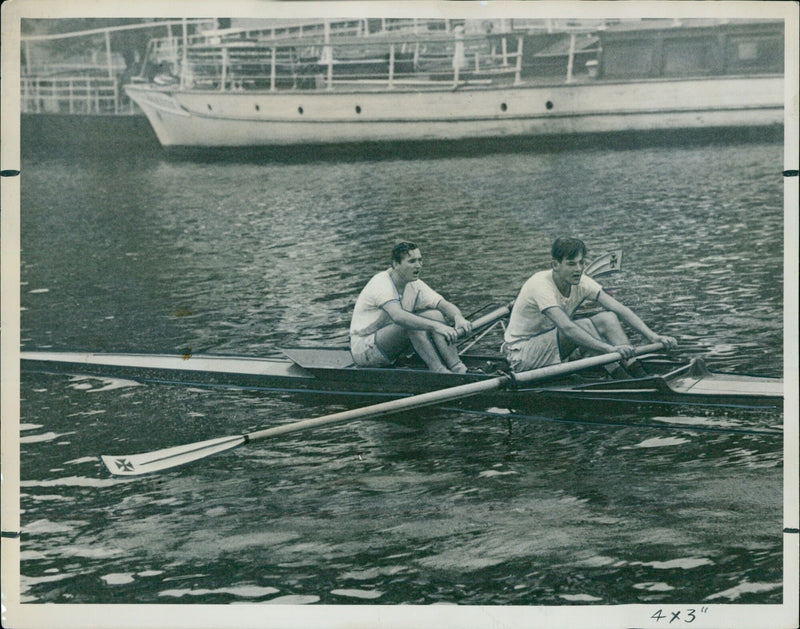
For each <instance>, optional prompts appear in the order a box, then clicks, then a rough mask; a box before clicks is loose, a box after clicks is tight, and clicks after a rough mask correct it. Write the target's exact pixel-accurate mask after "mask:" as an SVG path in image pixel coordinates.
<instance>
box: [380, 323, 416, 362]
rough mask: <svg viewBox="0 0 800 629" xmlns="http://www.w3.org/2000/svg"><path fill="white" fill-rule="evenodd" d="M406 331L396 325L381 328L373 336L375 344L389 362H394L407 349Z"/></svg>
mask: <svg viewBox="0 0 800 629" xmlns="http://www.w3.org/2000/svg"><path fill="white" fill-rule="evenodd" d="M408 341H409V335H408V330H406V329H405V328H402V327H400V326H399V325H397V324H396V323H390V324H389V325H387V326H384V327H382V328H381V329H380V330H378V332H377V333H376V334H375V343H376V344H377V346H378V348H379V349H380V350H381V351H382V352H383V353H384V354H385V355H386V357H387V358H388V359H389V360H390V361H394V360H395V359H396V358H397V357H398V356H400V354H401V353H403V351H404V350H405V349H406V348H407V347H408Z"/></svg>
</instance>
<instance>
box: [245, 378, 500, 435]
mask: <svg viewBox="0 0 800 629" xmlns="http://www.w3.org/2000/svg"><path fill="white" fill-rule="evenodd" d="M510 380H511V378H510V376H506V375H503V376H497V377H496V378H491V379H490V380H481V381H480V382H470V383H469V384H462V385H459V386H456V387H450V388H448V389H440V390H438V391H430V392H428V393H421V394H419V395H412V396H411V397H407V398H400V399H397V400H389V401H388V402H380V403H379V404H372V405H370V406H363V407H361V408H354V409H351V410H348V411H342V412H340V413H333V414H332V415H324V416H322V417H314V418H312V419H304V420H302V421H299V422H293V423H291V424H286V425H284V426H275V427H273V428H266V429H264V430H258V431H256V432H252V433H250V434H247V435H245V440H246V441H256V440H257V439H265V438H266V437H275V436H277V435H284V434H286V433H289V432H296V431H298V430H306V429H308V428H315V427H317V426H325V425H327V424H336V423H339V422H344V421H350V420H353V419H364V418H367V417H369V418H373V417H381V416H383V415H391V414H392V413H400V412H402V411H406V410H411V409H415V408H423V407H425V406H431V405H432V404H441V403H443V402H450V401H452V400H459V399H463V398H466V397H470V396H473V395H478V394H480V393H486V392H488V391H493V390H494V389H499V388H500V387H501V386H502V385H503V384H504V383H506V382H508V381H510Z"/></svg>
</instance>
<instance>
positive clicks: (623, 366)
mask: <svg viewBox="0 0 800 629" xmlns="http://www.w3.org/2000/svg"><path fill="white" fill-rule="evenodd" d="M591 320H592V324H593V325H594V327H595V328H597V331H598V332H599V333H600V335H601V336H602V337H603V338H605V340H606V341H608V342H609V343H611V344H612V345H630V344H631V342H630V339H629V338H628V335H627V334H625V330H624V329H623V328H622V324H621V323H620V322H619V319H618V318H617V315H616V314H614V313H613V312H608V311H604V312H600V313H598V314H596V315H594V316H593V317H591ZM616 369H617V367H616V365H615V371H611V370H609V372H610V373H611V375H612V376H614V377H616V378H620V377H624V376H625V374H622V372H621V371H617V370H616ZM618 369H619V370H623V371H625V372H626V374H629V375H632V376H633V377H634V378H643V377H645V376H646V375H647V372H646V371H645V370H644V368H643V367H642V365H641V363H640V362H639V361H638V360H636V358H635V357H634V358H631V359H630V360H628V361H622V362H621V363H620V366H619V368H618Z"/></svg>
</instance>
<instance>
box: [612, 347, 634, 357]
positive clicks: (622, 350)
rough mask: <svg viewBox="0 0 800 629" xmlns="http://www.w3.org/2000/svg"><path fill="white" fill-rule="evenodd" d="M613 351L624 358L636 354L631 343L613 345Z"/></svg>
mask: <svg viewBox="0 0 800 629" xmlns="http://www.w3.org/2000/svg"><path fill="white" fill-rule="evenodd" d="M614 351H615V352H617V353H618V354H619V355H620V356H622V358H623V359H624V360H628V359H629V358H633V357H634V356H636V348H635V347H634V346H633V345H615V346H614Z"/></svg>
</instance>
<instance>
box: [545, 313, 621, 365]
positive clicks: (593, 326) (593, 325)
mask: <svg viewBox="0 0 800 629" xmlns="http://www.w3.org/2000/svg"><path fill="white" fill-rule="evenodd" d="M606 315H611V316H610V317H606ZM595 317H596V318H597V320H595ZM612 318H613V320H612ZM614 322H616V324H617V327H618V328H619V332H620V333H621V334H622V336H623V337H624V338H625V339H626V340H625V341H621V342H619V343H617V342H615V341H614V340H612V338H614V339H618V338H621V337H620V336H618V335H617V334H616V333H615V331H614V329H613V328H614ZM575 323H577V324H578V325H579V326H581V327H582V328H583V329H584V330H585V331H586V332H588V333H589V334H591V335H592V336H593V337H595V338H596V339H600V340H601V341H605V342H606V343H611V344H612V345H618V344H619V345H627V344H628V341H627V338H628V337H627V335H625V331H624V330H623V329H622V326H621V325H620V323H619V319H617V315H615V314H614V313H613V312H601V313H598V314H596V315H594V316H593V317H590V318H588V319H576V320H575ZM609 329H610V330H611V337H612V338H609V337H608V336H606V334H605V331H606V330H609ZM562 342H564V341H562V338H561V337H560V336H559V343H562ZM567 344H568V346H570V347H573V348H574V345H572V344H571V342H569V341H567ZM563 351H564V349H563V348H562V352H563ZM582 351H583V352H585V353H586V354H588V355H592V354H595V353H596V352H590V351H588V350H582ZM570 353H572V350H571V349H570V351H569V353H567V356H569V354H570ZM603 368H604V369H605V370H606V371H607V372H608V374H609V375H610V376H611V377H612V378H614V379H617V380H624V379H626V378H630V375H629V374H628V372H627V371H625V369H624V368H623V366H622V365H621V364H620V363H612V364H610V365H604V366H603Z"/></svg>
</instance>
